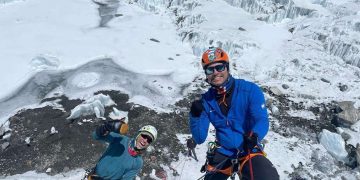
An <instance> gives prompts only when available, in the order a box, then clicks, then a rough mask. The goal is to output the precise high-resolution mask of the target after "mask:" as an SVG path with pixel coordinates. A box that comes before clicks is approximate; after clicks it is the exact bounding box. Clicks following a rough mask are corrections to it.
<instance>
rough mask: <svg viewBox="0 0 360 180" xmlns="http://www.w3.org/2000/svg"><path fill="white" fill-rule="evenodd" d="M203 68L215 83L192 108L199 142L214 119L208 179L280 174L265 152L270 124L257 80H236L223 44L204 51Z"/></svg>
mask: <svg viewBox="0 0 360 180" xmlns="http://www.w3.org/2000/svg"><path fill="white" fill-rule="evenodd" d="M202 67H203V69H204V71H205V75H206V81H207V82H208V83H209V84H210V85H211V88H210V89H209V90H208V91H207V92H206V93H205V94H203V95H202V98H201V99H200V100H195V101H193V103H192V105H191V108H190V129H191V133H192V136H193V139H194V140H195V142H196V143H197V144H201V143H203V142H204V141H205V139H206V137H207V135H208V130H209V124H210V123H211V124H212V125H213V126H214V127H215V130H216V140H215V143H212V145H211V146H209V147H210V148H209V149H208V154H207V161H206V164H205V166H204V169H203V170H205V171H206V174H205V180H222V179H227V178H228V177H231V178H234V177H235V174H236V173H237V174H239V176H240V179H252V180H253V179H259V180H266V179H268V180H270V179H271V180H272V179H274V180H275V179H279V175H278V173H277V171H276V169H275V167H274V166H273V165H272V163H271V162H270V161H269V160H268V159H267V158H266V157H265V153H263V151H262V147H261V145H260V143H259V142H260V141H261V140H262V139H263V138H264V137H265V135H266V133H267V132H268V129H269V120H268V115H267V110H266V107H265V99H264V95H263V93H262V91H261V89H260V88H259V87H258V86H257V85H256V84H254V83H252V82H248V81H245V80H243V79H234V78H233V77H232V76H231V75H230V73H229V58H228V55H227V53H226V52H225V51H223V50H222V49H220V48H213V47H212V48H210V49H208V50H207V51H205V52H204V53H203V55H202Z"/></svg>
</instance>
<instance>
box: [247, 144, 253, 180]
mask: <svg viewBox="0 0 360 180" xmlns="http://www.w3.org/2000/svg"><path fill="white" fill-rule="evenodd" d="M248 153H249V154H248V156H249V166H250V179H251V180H254V174H253V167H252V163H251V157H250V149H248ZM253 157H254V156H253Z"/></svg>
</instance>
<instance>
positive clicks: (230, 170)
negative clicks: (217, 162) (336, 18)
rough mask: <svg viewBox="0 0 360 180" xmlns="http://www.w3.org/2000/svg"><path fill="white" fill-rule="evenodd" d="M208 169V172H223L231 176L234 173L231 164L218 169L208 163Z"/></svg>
mask: <svg viewBox="0 0 360 180" xmlns="http://www.w3.org/2000/svg"><path fill="white" fill-rule="evenodd" d="M206 169H207V171H208V172H221V173H223V174H225V175H228V176H231V174H232V167H231V166H229V167H227V168H226V169H216V168H215V167H214V166H212V165H210V164H208V165H207V166H206Z"/></svg>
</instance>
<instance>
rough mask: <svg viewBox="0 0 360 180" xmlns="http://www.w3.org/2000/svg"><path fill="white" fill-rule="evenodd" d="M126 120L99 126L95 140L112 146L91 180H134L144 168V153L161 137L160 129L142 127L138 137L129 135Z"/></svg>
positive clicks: (94, 134)
mask: <svg viewBox="0 0 360 180" xmlns="http://www.w3.org/2000/svg"><path fill="white" fill-rule="evenodd" d="M127 129H128V127H127V124H126V123H123V121H108V122H105V123H104V124H103V125H101V126H99V127H97V129H96V131H95V132H94V133H93V138H94V139H96V140H102V141H105V142H108V143H109V146H108V147H107V149H106V151H105V152H104V154H103V155H102V156H101V158H100V160H99V161H98V163H97V164H96V167H95V169H94V171H93V173H92V175H91V178H88V179H93V180H96V179H106V180H107V179H109V180H115V179H116V180H119V179H122V180H133V179H135V177H136V175H137V174H138V173H139V172H140V170H141V168H142V166H143V159H142V156H141V154H142V152H144V150H146V148H147V147H149V146H150V144H151V143H153V142H154V141H155V140H156V138H157V130H156V128H155V127H153V126H151V125H147V126H144V127H142V128H141V129H140V130H139V131H138V134H137V135H136V136H135V138H129V137H127V136H125V135H123V134H125V133H126V132H127Z"/></svg>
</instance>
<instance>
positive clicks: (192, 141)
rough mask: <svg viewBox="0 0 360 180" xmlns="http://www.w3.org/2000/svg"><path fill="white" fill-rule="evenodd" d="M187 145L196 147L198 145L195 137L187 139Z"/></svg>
mask: <svg viewBox="0 0 360 180" xmlns="http://www.w3.org/2000/svg"><path fill="white" fill-rule="evenodd" d="M186 147H188V148H190V149H194V148H195V147H196V143H195V141H194V139H193V138H189V139H187V141H186Z"/></svg>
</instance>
